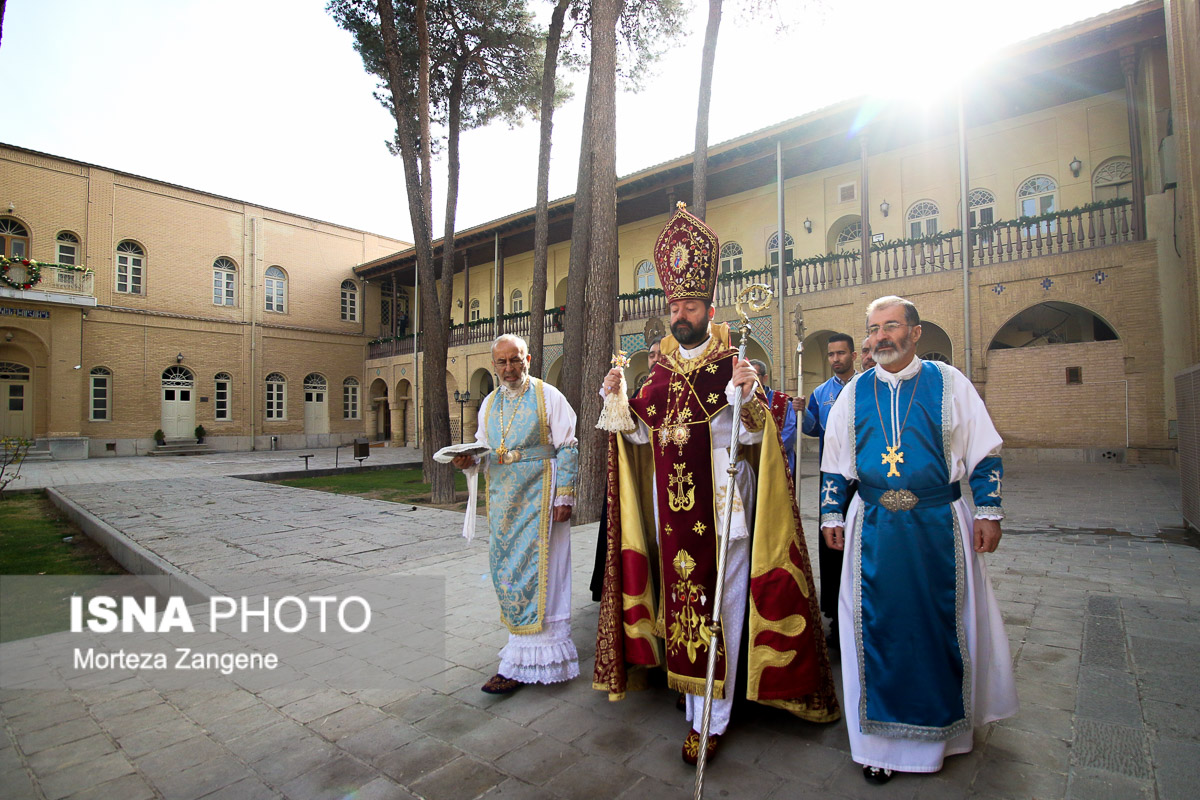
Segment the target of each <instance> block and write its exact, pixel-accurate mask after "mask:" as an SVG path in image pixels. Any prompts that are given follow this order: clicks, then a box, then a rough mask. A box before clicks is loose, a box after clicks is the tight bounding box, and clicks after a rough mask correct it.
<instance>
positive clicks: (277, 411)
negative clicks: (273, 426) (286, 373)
mask: <svg viewBox="0 0 1200 800" xmlns="http://www.w3.org/2000/svg"><path fill="white" fill-rule="evenodd" d="M267 419H287V378H285V377H283V375H281V374H279V373H278V372H272V373H271V374H270V375H268V376H267Z"/></svg>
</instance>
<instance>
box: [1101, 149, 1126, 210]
mask: <svg viewBox="0 0 1200 800" xmlns="http://www.w3.org/2000/svg"><path fill="white" fill-rule="evenodd" d="M1110 192H1111V194H1112V196H1111V197H1101V196H1100V195H1101V194H1109V193H1110ZM1132 192H1133V163H1132V162H1131V161H1130V160H1129V157H1128V156H1115V157H1113V158H1110V159H1107V160H1105V161H1104V163H1102V164H1101V165H1100V166H1098V167H1096V171H1095V172H1094V173H1092V200H1093V201H1094V202H1097V203H1100V202H1105V201H1108V200H1116V199H1118V198H1122V197H1123V198H1126V199H1128V198H1130V197H1132Z"/></svg>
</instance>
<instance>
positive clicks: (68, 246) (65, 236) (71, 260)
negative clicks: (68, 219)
mask: <svg viewBox="0 0 1200 800" xmlns="http://www.w3.org/2000/svg"><path fill="white" fill-rule="evenodd" d="M56 242H57V252H56V253H55V256H54V257H55V259H56V260H57V261H58V263H60V264H69V265H71V266H72V267H74V266H76V265H78V264H79V237H78V236H76V235H75V234H73V233H71V232H70V231H60V232H59V234H58V238H57V239H56Z"/></svg>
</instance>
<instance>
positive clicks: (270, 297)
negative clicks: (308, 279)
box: [266, 278, 283, 314]
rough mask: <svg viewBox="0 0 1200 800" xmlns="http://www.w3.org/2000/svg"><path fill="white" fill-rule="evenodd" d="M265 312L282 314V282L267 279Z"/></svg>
mask: <svg viewBox="0 0 1200 800" xmlns="http://www.w3.org/2000/svg"><path fill="white" fill-rule="evenodd" d="M266 297H267V305H266V309H267V311H278V312H279V313H281V314H282V313H283V281H280V280H275V279H274V278H267V291H266Z"/></svg>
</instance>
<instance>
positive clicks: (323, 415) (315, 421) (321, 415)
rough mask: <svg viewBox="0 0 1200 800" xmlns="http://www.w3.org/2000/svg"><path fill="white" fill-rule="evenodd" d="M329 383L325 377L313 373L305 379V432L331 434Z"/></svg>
mask: <svg viewBox="0 0 1200 800" xmlns="http://www.w3.org/2000/svg"><path fill="white" fill-rule="evenodd" d="M328 398H329V382H328V381H326V380H325V376H324V375H321V374H320V373H317V372H311V373H309V374H308V375H306V376H305V378H304V432H305V433H308V434H317V435H320V434H324V433H329V403H328Z"/></svg>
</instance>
